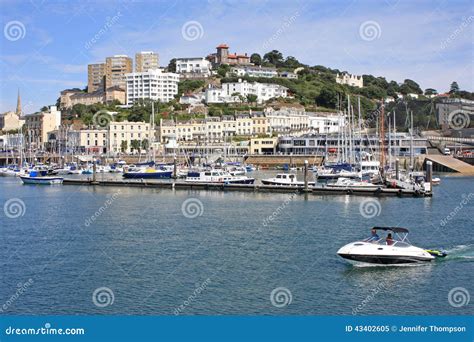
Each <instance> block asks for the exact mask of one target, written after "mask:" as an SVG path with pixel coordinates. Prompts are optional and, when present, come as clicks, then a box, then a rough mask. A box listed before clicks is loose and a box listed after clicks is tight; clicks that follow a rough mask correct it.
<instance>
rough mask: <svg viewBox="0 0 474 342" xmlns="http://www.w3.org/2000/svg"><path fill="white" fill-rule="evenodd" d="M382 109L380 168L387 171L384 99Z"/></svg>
mask: <svg viewBox="0 0 474 342" xmlns="http://www.w3.org/2000/svg"><path fill="white" fill-rule="evenodd" d="M381 105H382V108H381V111H380V166H381V167H382V170H384V169H385V124H384V123H385V112H384V110H385V108H384V104H383V99H382V104H381Z"/></svg>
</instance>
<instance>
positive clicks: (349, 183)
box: [326, 177, 382, 189]
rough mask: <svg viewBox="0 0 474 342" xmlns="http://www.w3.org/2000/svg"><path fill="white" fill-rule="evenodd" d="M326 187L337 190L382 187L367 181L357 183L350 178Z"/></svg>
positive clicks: (342, 178)
mask: <svg viewBox="0 0 474 342" xmlns="http://www.w3.org/2000/svg"><path fill="white" fill-rule="evenodd" d="M326 187H328V188H337V189H378V188H381V187H382V186H381V185H377V184H372V183H369V182H365V181H357V180H354V179H350V178H345V177H339V178H338V179H337V181H336V182H333V183H328V184H326Z"/></svg>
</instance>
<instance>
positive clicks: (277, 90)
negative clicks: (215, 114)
mask: <svg viewBox="0 0 474 342" xmlns="http://www.w3.org/2000/svg"><path fill="white" fill-rule="evenodd" d="M287 91H288V88H286V87H284V86H281V85H279V84H271V83H259V82H247V81H242V80H239V81H238V82H230V83H223V84H222V87H221V88H217V87H209V88H207V89H206V90H205V95H204V98H205V100H206V102H207V103H230V102H239V101H241V98H240V97H244V98H246V97H247V96H248V95H255V96H257V102H258V103H263V102H265V101H268V100H270V99H272V98H278V97H287V96H288V92H287Z"/></svg>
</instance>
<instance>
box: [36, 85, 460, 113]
mask: <svg viewBox="0 0 474 342" xmlns="http://www.w3.org/2000/svg"><path fill="white" fill-rule="evenodd" d="M458 90H459V89H458ZM48 110H49V108H48V106H43V107H41V111H42V112H47V111H48Z"/></svg>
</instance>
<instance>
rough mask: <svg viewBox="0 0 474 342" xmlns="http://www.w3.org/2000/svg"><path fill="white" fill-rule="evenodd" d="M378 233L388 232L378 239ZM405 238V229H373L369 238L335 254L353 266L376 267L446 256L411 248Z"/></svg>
mask: <svg viewBox="0 0 474 342" xmlns="http://www.w3.org/2000/svg"><path fill="white" fill-rule="evenodd" d="M378 231H385V232H388V235H387V238H380V237H379V236H378V234H377V232H378ZM392 235H393V236H392ZM407 236H408V229H406V228H400V227H374V228H372V236H371V237H369V238H367V239H365V240H362V241H356V242H351V243H349V244H347V245H345V246H343V247H342V248H341V249H339V250H338V251H337V254H338V255H339V256H341V257H342V258H344V259H346V260H348V261H349V262H351V263H354V264H376V265H400V264H414V263H423V262H429V261H433V260H434V259H435V257H444V256H446V253H445V252H440V251H435V250H425V249H423V248H419V247H416V246H413V245H412V244H411V243H410V242H409V241H408V239H407Z"/></svg>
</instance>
